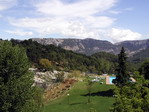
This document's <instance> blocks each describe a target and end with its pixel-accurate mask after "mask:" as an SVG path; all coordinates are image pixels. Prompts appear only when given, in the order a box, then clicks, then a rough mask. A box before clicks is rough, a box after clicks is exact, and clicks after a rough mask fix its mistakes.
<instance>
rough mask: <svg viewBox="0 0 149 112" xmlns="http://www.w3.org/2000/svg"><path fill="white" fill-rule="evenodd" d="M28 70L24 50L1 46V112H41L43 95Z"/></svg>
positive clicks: (6, 45) (5, 45) (8, 44)
mask: <svg viewBox="0 0 149 112" xmlns="http://www.w3.org/2000/svg"><path fill="white" fill-rule="evenodd" d="M28 68H29V63H28V59H27V56H26V53H25V50H24V49H22V48H19V47H18V46H14V47H13V46H12V45H11V43H10V42H2V43H1V44H0V112H40V107H41V106H42V103H41V101H42V100H41V94H40V92H39V91H38V89H37V88H36V87H35V86H33V75H32V74H31V73H29V72H28ZM36 93H37V94H36Z"/></svg>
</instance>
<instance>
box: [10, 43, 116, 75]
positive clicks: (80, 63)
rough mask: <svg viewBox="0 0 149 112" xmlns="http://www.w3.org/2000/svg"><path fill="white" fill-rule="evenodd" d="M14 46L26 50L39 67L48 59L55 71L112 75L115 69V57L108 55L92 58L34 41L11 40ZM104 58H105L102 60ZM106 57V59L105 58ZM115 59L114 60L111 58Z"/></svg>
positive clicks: (31, 60) (33, 62)
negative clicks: (40, 62) (78, 71)
mask: <svg viewBox="0 0 149 112" xmlns="http://www.w3.org/2000/svg"><path fill="white" fill-rule="evenodd" d="M11 42H12V43H13V45H16V44H18V45H19V46H22V47H24V48H25V49H26V52H27V55H28V57H29V60H30V62H31V63H32V64H34V65H36V66H38V65H39V60H40V59H48V60H50V61H51V62H52V67H53V68H55V69H62V70H65V71H68V70H80V71H86V72H87V71H88V72H96V73H107V72H109V73H112V72H113V71H114V68H115V64H114V63H115V62H116V59H115V56H114V55H111V54H109V53H108V54H107V53H99V54H100V55H99V54H98V53H97V54H95V55H92V56H86V55H83V54H78V53H74V52H72V51H67V50H64V49H62V48H61V47H56V46H54V45H41V44H39V43H37V42H34V41H32V40H25V41H21V42H19V41H16V40H11ZM102 57H103V58H102ZM105 57H106V58H105ZM111 57H113V58H111Z"/></svg>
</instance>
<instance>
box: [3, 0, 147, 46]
mask: <svg viewBox="0 0 149 112" xmlns="http://www.w3.org/2000/svg"><path fill="white" fill-rule="evenodd" d="M148 6H149V0H0V38H2V39H11V38H15V39H29V38H51V37H52V38H81V39H84V38H94V39H99V40H108V41H111V42H113V43H115V42H120V41H125V40H139V39H148V38H149V30H148V29H149V22H148V20H149V14H148V10H149V7H148Z"/></svg>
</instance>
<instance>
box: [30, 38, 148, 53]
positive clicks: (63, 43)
mask: <svg viewBox="0 0 149 112" xmlns="http://www.w3.org/2000/svg"><path fill="white" fill-rule="evenodd" d="M31 40H33V41H36V42H38V43H40V44H43V45H51V44H52V45H55V46H60V47H62V48H64V49H66V50H71V51H74V52H77V53H82V54H86V55H92V54H94V53H97V52H102V51H104V52H108V53H112V54H118V53H119V52H120V50H121V47H122V46H123V47H125V49H126V52H127V54H128V56H132V55H135V54H137V53H139V52H142V50H144V51H146V49H147V50H148V49H149V39H146V40H134V41H123V42H119V43H115V44H113V43H111V42H109V41H103V40H96V39H91V38H87V39H56V38H32V39H31Z"/></svg>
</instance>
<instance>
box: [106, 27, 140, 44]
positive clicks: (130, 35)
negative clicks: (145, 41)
mask: <svg viewBox="0 0 149 112" xmlns="http://www.w3.org/2000/svg"><path fill="white" fill-rule="evenodd" d="M107 36H108V37H110V38H111V40H112V41H113V42H120V41H124V40H138V39H141V38H142V35H141V34H140V33H138V32H133V31H131V30H130V29H118V28H112V29H111V30H109V31H108V34H107Z"/></svg>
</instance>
